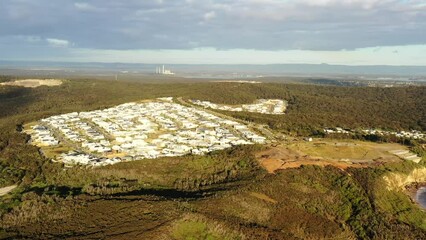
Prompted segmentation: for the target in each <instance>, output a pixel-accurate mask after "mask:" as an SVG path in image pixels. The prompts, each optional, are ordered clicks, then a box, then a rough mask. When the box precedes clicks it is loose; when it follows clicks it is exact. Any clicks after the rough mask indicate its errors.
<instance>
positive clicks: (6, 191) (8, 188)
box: [0, 185, 17, 197]
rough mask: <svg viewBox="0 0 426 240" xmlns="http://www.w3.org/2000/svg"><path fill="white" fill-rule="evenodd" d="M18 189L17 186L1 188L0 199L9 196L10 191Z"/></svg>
mask: <svg viewBox="0 0 426 240" xmlns="http://www.w3.org/2000/svg"><path fill="white" fill-rule="evenodd" d="M16 187H17V185H12V186H8V187H4V188H0V197H1V196H4V195H6V194H8V193H9V192H10V191H12V190H13V189H15V188H16Z"/></svg>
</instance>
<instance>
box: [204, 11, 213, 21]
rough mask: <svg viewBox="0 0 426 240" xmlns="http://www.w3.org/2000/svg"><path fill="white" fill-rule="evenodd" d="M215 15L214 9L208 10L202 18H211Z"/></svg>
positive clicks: (207, 19)
mask: <svg viewBox="0 0 426 240" xmlns="http://www.w3.org/2000/svg"><path fill="white" fill-rule="evenodd" d="M215 17H216V12H215V11H210V12H207V13H204V16H203V18H204V20H205V21H209V20H212V19H213V18H215Z"/></svg>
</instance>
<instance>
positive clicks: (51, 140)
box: [27, 125, 59, 147]
mask: <svg viewBox="0 0 426 240" xmlns="http://www.w3.org/2000/svg"><path fill="white" fill-rule="evenodd" d="M27 133H28V134H31V143H32V144H34V145H37V146H39V147H43V146H56V145H58V144H59V141H58V140H57V139H56V138H55V137H54V136H53V133H52V132H51V131H50V129H49V128H47V127H45V126H41V125H36V126H33V127H32V128H31V129H30V130H28V131H27Z"/></svg>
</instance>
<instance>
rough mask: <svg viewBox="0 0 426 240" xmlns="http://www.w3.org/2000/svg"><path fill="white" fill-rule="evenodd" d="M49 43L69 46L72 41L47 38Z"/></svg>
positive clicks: (56, 45)
mask: <svg viewBox="0 0 426 240" xmlns="http://www.w3.org/2000/svg"><path fill="white" fill-rule="evenodd" d="M46 41H47V43H48V44H49V45H50V46H52V47H68V46H69V45H70V42H69V41H68V40H64V39H57V38H46Z"/></svg>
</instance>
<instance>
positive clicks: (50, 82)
mask: <svg viewBox="0 0 426 240" xmlns="http://www.w3.org/2000/svg"><path fill="white" fill-rule="evenodd" d="M61 84H62V80H59V79H25V80H16V81H13V82H4V83H0V85H3V86H19V87H26V88H36V87H40V86H49V87H53V86H59V85H61Z"/></svg>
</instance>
